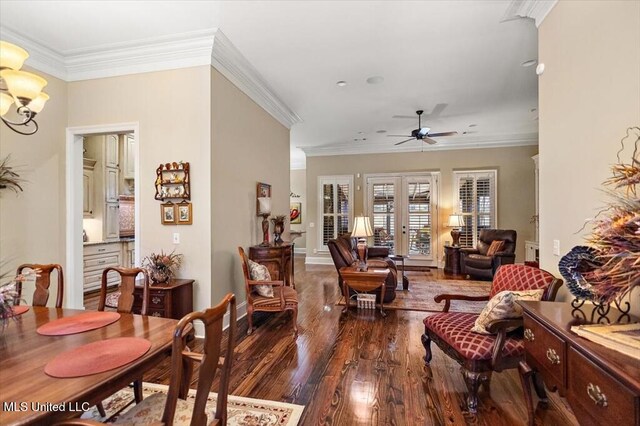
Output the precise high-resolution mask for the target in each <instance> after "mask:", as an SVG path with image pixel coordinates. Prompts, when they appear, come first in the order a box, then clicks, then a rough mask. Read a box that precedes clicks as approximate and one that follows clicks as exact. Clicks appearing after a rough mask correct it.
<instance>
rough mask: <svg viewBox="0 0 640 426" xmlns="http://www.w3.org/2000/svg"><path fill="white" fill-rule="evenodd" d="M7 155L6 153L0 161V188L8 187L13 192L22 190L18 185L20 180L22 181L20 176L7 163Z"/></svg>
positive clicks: (8, 158) (8, 157)
mask: <svg viewBox="0 0 640 426" xmlns="http://www.w3.org/2000/svg"><path fill="white" fill-rule="evenodd" d="M10 157H11V156H9V155H7V156H6V157H5V158H4V159H3V160H2V161H1V162H0V189H10V190H12V191H14V192H15V193H18V192H19V191H22V190H23V189H22V186H20V182H22V178H20V176H19V175H18V173H16V172H15V171H14V169H13V167H11V166H10V165H9V160H10Z"/></svg>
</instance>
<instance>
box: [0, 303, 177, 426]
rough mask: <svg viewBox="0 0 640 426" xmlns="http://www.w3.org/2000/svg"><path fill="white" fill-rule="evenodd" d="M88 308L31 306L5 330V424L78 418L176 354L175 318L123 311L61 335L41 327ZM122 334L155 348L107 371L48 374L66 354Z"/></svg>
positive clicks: (1, 358)
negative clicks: (112, 319) (47, 369)
mask: <svg viewBox="0 0 640 426" xmlns="http://www.w3.org/2000/svg"><path fill="white" fill-rule="evenodd" d="M85 312H88V311H84V310H75V309H58V308H48V307H37V306H31V307H29V309H28V311H27V312H24V313H23V314H21V315H19V316H15V317H13V318H10V319H9V321H8V324H7V325H6V327H5V328H4V330H0V424H1V425H23V424H43V425H45V424H46V425H48V424H52V423H53V422H55V421H58V420H63V419H66V418H70V417H78V416H80V415H81V414H82V412H83V411H86V410H87V409H89V408H90V407H91V406H93V405H95V404H96V403H98V402H100V401H102V400H104V399H105V398H107V397H109V396H110V395H112V394H114V393H116V392H117V391H118V390H120V389H122V388H125V387H127V386H128V385H129V384H130V383H131V382H133V381H134V380H136V379H140V378H141V377H142V375H143V373H144V372H146V371H148V370H149V369H151V368H153V367H154V366H155V365H157V364H158V363H159V362H160V361H162V360H163V359H164V358H166V357H168V356H170V351H171V344H172V337H173V331H174V329H175V326H176V324H177V323H178V321H177V320H174V319H167V318H157V317H153V316H143V315H135V314H124V313H123V314H120V318H119V319H118V320H117V321H115V322H112V323H110V324H108V325H105V326H102V327H99V328H96V329H93V330H89V331H84V332H79V333H74V334H67V335H57V336H51V335H42V334H39V333H38V332H37V331H36V329H38V328H39V327H41V326H43V325H45V324H47V323H50V322H52V321H55V320H59V319H61V318H66V317H70V316H75V315H79V314H82V313H85ZM0 327H1V325H0ZM118 338H141V339H146V340H148V341H149V342H150V348H149V350H148V351H147V352H146V353H144V355H142V356H140V357H139V358H137V359H135V360H133V361H131V362H129V363H127V364H125V365H122V366H120V367H116V368H114V369H111V370H109V371H104V372H101V373H96V374H89V375H85V376H82V377H71V378H58V377H52V376H50V375H48V374H47V373H45V367H46V366H47V364H49V363H50V362H51V361H52V360H53V359H54V358H56V356H58V355H60V354H63V353H66V352H70V351H73V350H76V349H78V348H80V347H82V346H85V345H88V344H95V343H96V342H103V341H105V340H107V339H118ZM58 358H60V357H58Z"/></svg>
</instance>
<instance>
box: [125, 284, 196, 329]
mask: <svg viewBox="0 0 640 426" xmlns="http://www.w3.org/2000/svg"><path fill="white" fill-rule="evenodd" d="M193 282H194V280H189V279H172V280H170V281H169V282H167V283H163V284H152V285H150V286H149V306H148V308H147V314H148V315H152V316H154V317H164V318H173V319H180V318H182V317H183V316H185V315H187V314H188V313H190V312H193ZM140 309H142V287H136V290H135V293H134V301H133V312H134V313H139V312H140Z"/></svg>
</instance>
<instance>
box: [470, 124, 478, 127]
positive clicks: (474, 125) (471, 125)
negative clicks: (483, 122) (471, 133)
mask: <svg viewBox="0 0 640 426" xmlns="http://www.w3.org/2000/svg"><path fill="white" fill-rule="evenodd" d="M476 126H477V124H469V127H476Z"/></svg>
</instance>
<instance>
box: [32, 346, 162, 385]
mask: <svg viewBox="0 0 640 426" xmlns="http://www.w3.org/2000/svg"><path fill="white" fill-rule="evenodd" d="M149 348H151V342H150V341H148V340H147V339H142V338H139V337H117V338H115V339H106V340H100V341H98V342H93V343H89V344H86V345H82V346H80V347H78V348H75V349H72V350H70V351H67V352H63V353H61V354H59V355H58V356H56V357H55V358H54V359H52V360H51V361H49V363H48V364H47V365H46V366H45V367H44V372H45V373H46V374H48V375H49V376H52V377H60V378H63V377H82V376H90V375H91V374H97V373H102V372H104V371H108V370H112V369H114V368H118V367H122V366H123V365H126V364H129V363H130V362H133V361H135V360H136V359H138V358H140V357H141V356H142V355H144V354H146V353H147V352H148V351H149Z"/></svg>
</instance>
